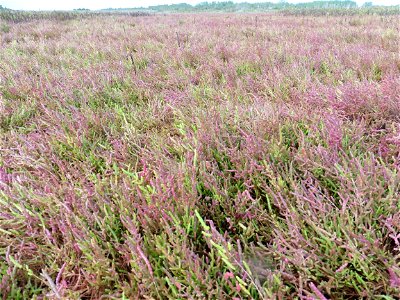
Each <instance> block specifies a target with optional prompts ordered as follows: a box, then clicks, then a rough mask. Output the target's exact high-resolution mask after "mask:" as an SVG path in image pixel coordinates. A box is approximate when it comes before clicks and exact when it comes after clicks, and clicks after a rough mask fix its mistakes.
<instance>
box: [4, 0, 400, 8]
mask: <svg viewBox="0 0 400 300" xmlns="http://www.w3.org/2000/svg"><path fill="white" fill-rule="evenodd" d="M208 1H209V2H211V1H212V0H208ZM266 1H271V2H277V1H274V0H258V1H257V0H255V1H252V0H247V2H252V3H255V2H266ZM309 1H310V0H308V1H307V0H292V1H288V2H309ZM366 1H370V0H356V2H357V3H358V4H363V3H364V2H366ZM182 2H186V3H190V4H197V3H199V2H203V1H202V0H200V1H198V0H186V1H185V0H175V1H174V0H148V1H139V0H67V1H58V0H0V5H3V6H5V7H8V8H11V9H23V10H68V9H74V8H89V9H101V8H109V7H113V8H121V7H139V6H144V7H146V6H149V5H157V4H172V3H182ZM234 2H246V0H239V1H234ZM373 2H374V3H375V4H382V5H395V4H400V0H374V1H373Z"/></svg>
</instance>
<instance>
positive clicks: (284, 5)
mask: <svg viewBox="0 0 400 300" xmlns="http://www.w3.org/2000/svg"><path fill="white" fill-rule="evenodd" d="M356 7H357V3H356V2H354V1H350V0H344V1H340V0H335V1H314V2H308V3H297V4H293V3H288V2H286V1H280V2H279V3H273V2H262V3H248V2H241V3H234V2H232V1H224V2H215V1H214V2H202V3H199V4H197V5H190V4H187V3H181V4H171V5H155V6H149V7H148V9H149V10H152V11H156V12H166V11H173V12H191V11H193V12H196V11H203V12H204V11H266V10H279V9H289V8H299V9H304V8H319V9H323V8H356Z"/></svg>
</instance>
